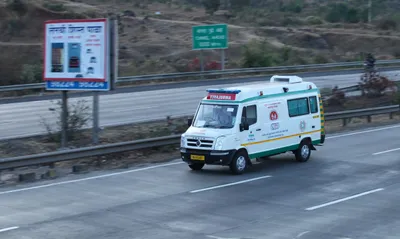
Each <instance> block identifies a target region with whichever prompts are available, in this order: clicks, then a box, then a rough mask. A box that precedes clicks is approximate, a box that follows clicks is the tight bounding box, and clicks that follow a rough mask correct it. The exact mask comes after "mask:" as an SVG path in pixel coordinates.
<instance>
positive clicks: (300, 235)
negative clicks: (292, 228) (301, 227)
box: [296, 231, 310, 238]
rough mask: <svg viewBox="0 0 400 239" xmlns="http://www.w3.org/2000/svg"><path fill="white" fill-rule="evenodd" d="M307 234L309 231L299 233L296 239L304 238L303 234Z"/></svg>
mask: <svg viewBox="0 0 400 239" xmlns="http://www.w3.org/2000/svg"><path fill="white" fill-rule="evenodd" d="M309 232H310V231H305V232H302V233H299V235H297V236H296V238H300V237H302V236H304V235H305V234H307V233H309Z"/></svg>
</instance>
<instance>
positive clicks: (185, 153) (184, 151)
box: [181, 148, 236, 165]
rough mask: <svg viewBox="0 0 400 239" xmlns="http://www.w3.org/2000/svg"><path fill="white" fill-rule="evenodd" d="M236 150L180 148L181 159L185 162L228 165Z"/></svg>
mask: <svg viewBox="0 0 400 239" xmlns="http://www.w3.org/2000/svg"><path fill="white" fill-rule="evenodd" d="M235 153H236V150H234V149H233V150H223V151H217V150H194V149H188V148H181V158H182V161H184V162H186V163H187V164H194V163H204V164H213V165H229V164H230V163H231V161H232V158H233V155H234V154H235Z"/></svg>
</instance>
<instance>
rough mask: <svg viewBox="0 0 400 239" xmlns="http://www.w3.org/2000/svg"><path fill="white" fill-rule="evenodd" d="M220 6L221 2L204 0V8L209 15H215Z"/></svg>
mask: <svg viewBox="0 0 400 239" xmlns="http://www.w3.org/2000/svg"><path fill="white" fill-rule="evenodd" d="M220 5H221V2H220V0H203V6H204V8H205V10H206V12H207V14H210V15H213V14H214V12H216V11H218V9H219V6H220Z"/></svg>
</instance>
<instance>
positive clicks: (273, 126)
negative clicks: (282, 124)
mask: <svg viewBox="0 0 400 239" xmlns="http://www.w3.org/2000/svg"><path fill="white" fill-rule="evenodd" d="M277 129H279V123H272V124H271V130H277Z"/></svg>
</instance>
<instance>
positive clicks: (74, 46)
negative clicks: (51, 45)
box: [68, 43, 81, 72]
mask: <svg viewBox="0 0 400 239" xmlns="http://www.w3.org/2000/svg"><path fill="white" fill-rule="evenodd" d="M68 72H81V44H79V43H68Z"/></svg>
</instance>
